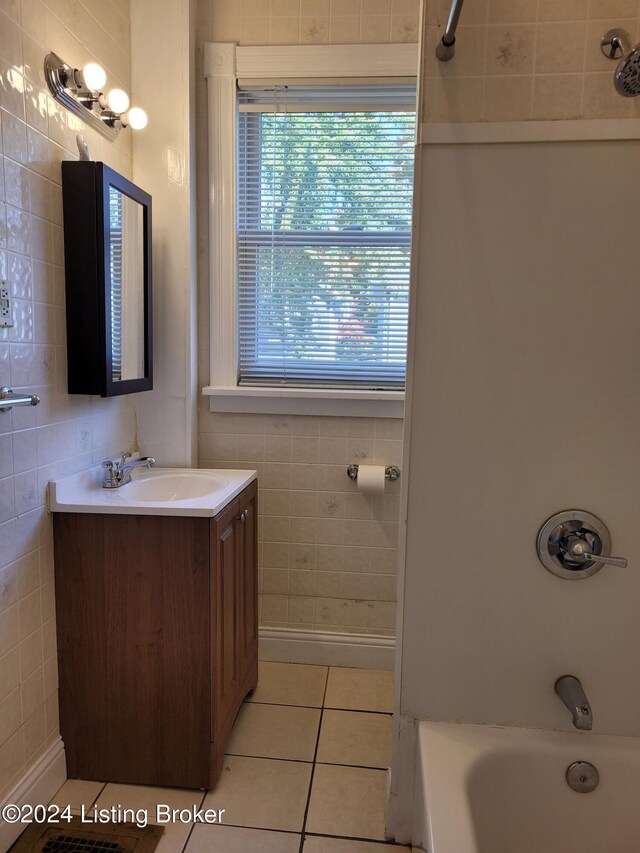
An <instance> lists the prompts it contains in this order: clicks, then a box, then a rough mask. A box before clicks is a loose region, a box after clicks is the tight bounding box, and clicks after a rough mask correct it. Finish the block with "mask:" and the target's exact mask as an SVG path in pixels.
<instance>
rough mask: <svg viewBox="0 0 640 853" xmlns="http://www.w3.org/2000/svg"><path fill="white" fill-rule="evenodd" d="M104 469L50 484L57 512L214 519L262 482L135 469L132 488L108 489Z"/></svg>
mask: <svg viewBox="0 0 640 853" xmlns="http://www.w3.org/2000/svg"><path fill="white" fill-rule="evenodd" d="M103 474H104V471H103V470H102V468H101V467H100V466H97V467H95V468H91V469H89V470H87V471H79V472H78V473H76V474H71V475H69V476H67V477H57V478H56V479H55V480H51V482H50V483H49V509H50V510H51V512H91V513H110V514H116V515H117V514H120V515H188V516H205V517H213V516H214V515H217V514H218V513H219V512H220V511H221V510H222V509H224V507H225V506H226V505H227V504H228V503H229V501H231V500H233V498H235V497H236V495H239V494H240V492H241V491H242V490H243V489H245V488H246V487H247V486H248V485H249V483H250V482H251V481H252V480H255V479H256V472H255V471H239V470H213V469H207V468H151V469H150V470H147V469H146V468H135V469H134V471H133V475H132V479H131V482H130V483H127V484H126V485H124V486H120V487H119V488H117V489H103V488H102V477H103Z"/></svg>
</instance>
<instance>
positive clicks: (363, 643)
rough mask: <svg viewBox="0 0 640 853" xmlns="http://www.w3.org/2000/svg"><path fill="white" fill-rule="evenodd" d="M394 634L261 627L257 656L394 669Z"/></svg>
mask: <svg viewBox="0 0 640 853" xmlns="http://www.w3.org/2000/svg"><path fill="white" fill-rule="evenodd" d="M395 645H396V641H395V638H394V637H375V636H371V635H369V634H335V633H329V632H322V631H294V630H292V629H288V628H260V643H259V647H258V648H259V657H260V660H265V661H267V660H268V661H279V662H281V663H311V664H319V665H322V666H353V667H362V668H363V669H389V670H391V669H393V665H394V655H395Z"/></svg>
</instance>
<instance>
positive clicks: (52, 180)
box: [0, 0, 136, 797]
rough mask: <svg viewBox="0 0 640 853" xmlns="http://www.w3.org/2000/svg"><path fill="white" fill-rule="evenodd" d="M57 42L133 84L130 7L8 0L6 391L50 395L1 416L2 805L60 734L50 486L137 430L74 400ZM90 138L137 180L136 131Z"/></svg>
mask: <svg viewBox="0 0 640 853" xmlns="http://www.w3.org/2000/svg"><path fill="white" fill-rule="evenodd" d="M45 47H46V48H47V50H55V51H56V53H58V54H59V55H60V56H61V57H62V58H63V59H65V60H66V61H68V62H69V63H73V64H74V65H77V66H81V65H83V64H84V63H85V62H86V61H87V60H88V59H89V58H91V57H93V58H95V59H96V60H97V61H99V62H100V63H101V64H103V65H104V66H105V67H106V68H107V69H108V72H109V76H110V80H111V81H113V82H114V83H115V82H116V81H117V82H118V83H119V84H120V85H121V86H123V87H124V88H128V87H129V84H130V79H129V75H130V70H129V66H130V50H129V8H128V0H117V2H113V3H112V2H110V0H83V2H82V3H81V2H71V0H45V2H41V0H0V278H4V279H7V280H8V281H9V283H10V286H11V291H12V295H13V301H14V321H15V325H14V327H13V328H10V329H1V330H0V384H2V385H12V386H13V387H14V388H15V389H16V390H21V389H25V390H26V389H28V390H29V391H34V392H36V393H38V394H39V395H40V397H41V398H42V402H41V404H40V405H39V406H38V407H37V408H30V407H29V408H20V409H14V410H13V411H12V412H11V413H0V797H1V795H2V793H3V792H5V791H8V790H10V789H11V788H12V787H13V786H14V785H15V784H16V783H17V781H18V780H19V779H20V778H21V777H22V776H23V775H24V773H25V772H26V770H27V769H28V767H29V766H30V765H31V764H32V763H33V762H34V761H35V760H36V759H37V757H38V756H39V755H40V754H41V753H42V751H43V750H44V749H45V748H46V746H47V745H48V744H50V743H51V742H52V741H53V740H54V739H55V738H56V737H57V735H58V700H57V687H58V678H57V664H56V636H55V601H54V591H53V547H52V529H51V519H50V517H49V516H47V514H46V511H45V507H44V499H45V487H46V484H47V482H48V480H49V479H50V477H51V476H52V475H54V474H57V473H61V472H66V471H71V470H74V469H77V468H81V467H84V466H87V465H89V464H91V463H92V462H93V461H95V460H98V459H100V458H102V457H104V456H106V455H107V454H108V453H109V454H110V453H117V452H120V451H121V450H123V449H125V448H128V447H132V446H134V445H135V436H136V424H135V414H134V410H133V403H132V401H131V400H130V399H129V398H123V399H113V400H101V399H99V398H92V397H76V396H74V397H69V396H68V395H67V394H66V347H65V341H66V328H65V312H64V300H65V294H64V269H63V248H62V193H61V187H60V162H61V161H62V160H66V159H71V158H74V157H75V156H77V153H76V147H75V135H76V133H77V132H78V130H82V129H83V128H82V126H81V125H80V124H79V123H78V122H77V120H76V119H75V118H74V117H73V116H71V114H70V113H67V112H65V111H63V110H61V109H60V108H59V107H58V106H57V105H56V104H55V103H54V102H53V101H52V100H51V99H50V98H49V97H48V95H47V92H46V88H45V86H44V84H43V76H42V71H41V68H42V62H43V59H44V56H45V53H46V52H47V50H45ZM86 136H87V140H88V142H89V146H90V148H91V153H92V156H93V158H94V159H97V160H104V161H106V162H108V163H109V165H111V166H113V167H114V168H115V169H117V170H118V171H120V172H122V173H124V174H125V175H127V176H130V174H131V151H130V139H129V137H128V134H126V133H123V134H122V135H121V137H120V139H119V140H118V142H117V143H116V144H112V143H110V142H107V141H106V140H103V139H102V137H100V136H98V135H96V134H95V133H94V132H93V131H88V132H87V133H86Z"/></svg>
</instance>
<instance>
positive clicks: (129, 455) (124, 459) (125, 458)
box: [120, 450, 131, 468]
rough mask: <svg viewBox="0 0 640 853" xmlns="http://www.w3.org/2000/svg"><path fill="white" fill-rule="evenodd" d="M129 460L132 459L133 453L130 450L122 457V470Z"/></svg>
mask: <svg viewBox="0 0 640 853" xmlns="http://www.w3.org/2000/svg"><path fill="white" fill-rule="evenodd" d="M127 459H131V451H129V450H125V452H124V453H123V454H122V456H121V457H120V467H121V468H122V466H123V465H124V463H125V462H126V461H127Z"/></svg>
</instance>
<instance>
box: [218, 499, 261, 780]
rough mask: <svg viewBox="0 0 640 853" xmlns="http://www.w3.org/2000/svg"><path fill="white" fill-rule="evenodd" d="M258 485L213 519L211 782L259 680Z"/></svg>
mask: <svg viewBox="0 0 640 853" xmlns="http://www.w3.org/2000/svg"><path fill="white" fill-rule="evenodd" d="M257 499H258V487H257V484H256V483H255V482H254V483H251V485H250V486H248V487H247V488H246V489H245V490H244V491H243V492H241V494H240V495H239V496H238V498H236V500H234V501H232V503H231V504H229V506H227V507H226V508H225V509H224V510H223V511H222V512H221V513H220V514H219V515H217V516H216V517H215V518H214V519H213V520H212V522H211V704H212V713H211V742H212V750H211V768H212V771H211V773H212V776H211V785H213V784H215V781H216V780H217V778H218V776H219V774H220V771H221V769H222V762H223V759H224V751H225V747H226V744H227V741H228V739H229V735H230V734H231V729H232V728H233V723H234V721H235V718H236V715H237V713H238V711H239V710H240V706H241V705H242V702H243V700H244V698H245V696H246V695H247V693H249V692H250V691H251V690H253V689H254V687H255V686H256V684H257V683H258V553H257V544H258V506H257Z"/></svg>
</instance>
